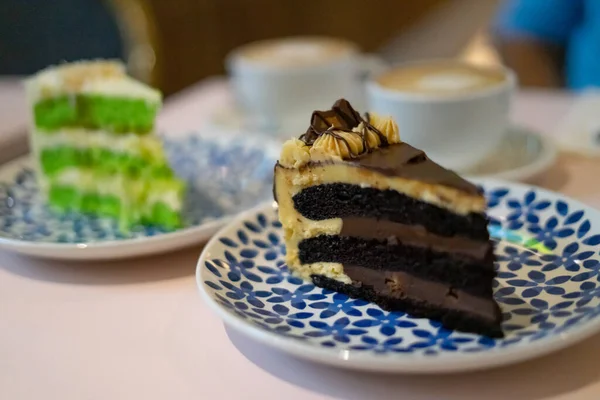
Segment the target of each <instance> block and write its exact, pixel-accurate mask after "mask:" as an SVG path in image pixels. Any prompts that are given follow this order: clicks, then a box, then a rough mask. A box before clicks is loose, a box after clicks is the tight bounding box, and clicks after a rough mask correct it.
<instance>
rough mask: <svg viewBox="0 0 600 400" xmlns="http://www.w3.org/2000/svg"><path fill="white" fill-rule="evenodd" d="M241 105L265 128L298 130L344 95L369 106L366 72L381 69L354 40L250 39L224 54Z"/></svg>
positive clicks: (310, 38) (303, 38) (319, 38)
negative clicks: (245, 43)
mask: <svg viewBox="0 0 600 400" xmlns="http://www.w3.org/2000/svg"><path fill="white" fill-rule="evenodd" d="M226 65H227V69H228V71H229V73H230V75H231V83H232V88H233V91H234V95H235V99H236V101H237V103H238V106H239V107H240V108H241V110H242V111H243V112H244V113H245V114H246V115H248V116H251V118H253V119H255V120H257V121H258V122H257V123H258V124H259V125H262V127H263V128H264V129H267V130H275V131H281V132H282V134H283V133H286V134H287V136H289V135H290V134H294V135H295V134H298V133H299V132H301V131H302V130H305V129H306V127H307V126H308V123H309V121H310V115H311V113H312V112H313V111H314V110H318V109H328V108H330V107H331V104H333V103H334V102H335V101H336V100H337V99H339V98H346V99H348V100H349V101H351V102H353V104H356V105H357V106H362V107H361V108H362V109H364V107H365V106H366V99H365V97H366V94H365V84H366V76H365V75H366V74H368V72H369V71H376V70H377V69H379V70H382V69H383V67H382V64H381V63H379V62H378V60H377V59H374V58H372V57H366V56H365V55H363V54H361V53H360V51H359V49H358V47H357V46H356V45H355V44H353V43H352V42H348V41H345V40H342V39H336V38H330V37H320V36H306V37H289V38H280V39H272V40H265V41H259V42H253V43H249V44H247V45H244V46H242V47H239V48H237V49H235V50H234V51H232V52H231V53H230V54H229V55H228V57H227V60H226Z"/></svg>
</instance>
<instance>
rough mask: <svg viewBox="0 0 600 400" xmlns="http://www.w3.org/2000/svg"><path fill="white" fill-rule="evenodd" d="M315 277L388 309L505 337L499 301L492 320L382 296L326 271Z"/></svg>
mask: <svg viewBox="0 0 600 400" xmlns="http://www.w3.org/2000/svg"><path fill="white" fill-rule="evenodd" d="M312 280H313V283H314V284H315V285H317V286H319V287H322V288H325V289H330V290H335V291H336V292H340V293H344V294H346V295H348V296H350V297H354V298H361V299H364V300H367V301H369V302H372V303H375V304H377V305H378V306H379V307H381V308H383V309H384V310H387V311H403V312H406V313H407V314H410V315H412V316H413V317H417V318H429V319H432V320H436V321H440V322H441V323H442V325H443V326H444V327H445V328H447V329H453V330H458V331H463V332H472V333H477V334H480V335H485V336H489V337H492V338H502V337H504V334H503V333H502V328H501V326H500V323H501V319H502V314H501V312H500V309H499V308H498V306H497V305H496V306H495V307H496V319H495V320H488V319H484V318H481V317H479V316H477V315H474V314H470V313H467V312H463V311H457V310H451V309H448V308H440V307H435V306H433V305H430V304H427V303H425V302H422V301H418V300H416V299H410V298H402V299H399V298H391V297H386V296H381V295H379V294H377V293H376V292H375V290H373V289H372V288H371V287H369V286H354V285H348V284H344V283H342V282H340V281H337V280H335V279H331V278H327V277H325V276H323V275H312Z"/></svg>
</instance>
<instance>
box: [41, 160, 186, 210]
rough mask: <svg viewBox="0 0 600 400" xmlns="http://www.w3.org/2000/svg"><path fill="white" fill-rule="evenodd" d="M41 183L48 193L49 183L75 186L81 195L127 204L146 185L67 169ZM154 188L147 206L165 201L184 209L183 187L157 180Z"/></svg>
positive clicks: (148, 193)
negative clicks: (109, 197)
mask: <svg viewBox="0 0 600 400" xmlns="http://www.w3.org/2000/svg"><path fill="white" fill-rule="evenodd" d="M40 182H41V184H42V186H43V188H44V189H45V190H47V189H48V187H49V185H50V183H52V184H58V185H64V186H74V187H76V188H78V189H79V190H81V191H82V192H90V193H98V194H100V195H112V196H115V197H118V198H119V199H120V200H121V201H123V203H124V204H128V203H129V199H130V198H131V193H136V192H137V193H142V192H143V191H144V186H145V185H146V182H144V181H142V180H139V179H131V178H128V177H126V176H124V175H118V174H117V175H110V176H99V175H98V174H97V173H96V172H95V171H91V170H85V169H80V168H66V169H64V170H63V171H61V172H60V173H59V174H58V175H56V176H55V177H53V178H52V180H51V181H50V180H48V179H47V178H46V177H44V176H41V177H40ZM152 186H153V190H152V191H150V192H146V193H145V195H146V201H145V202H146V203H147V204H154V203H159V202H162V203H164V204H166V205H167V206H169V207H170V208H171V209H173V210H180V209H181V208H182V207H183V199H182V196H181V188H180V186H179V185H178V184H176V183H175V182H174V181H173V180H164V181H163V180H160V179H157V180H155V181H153V182H152Z"/></svg>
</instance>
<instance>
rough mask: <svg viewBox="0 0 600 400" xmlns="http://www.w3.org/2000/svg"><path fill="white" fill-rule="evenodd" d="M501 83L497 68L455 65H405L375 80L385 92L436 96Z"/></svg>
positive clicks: (499, 71) (475, 89) (453, 63)
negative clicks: (387, 90) (391, 90)
mask: <svg viewBox="0 0 600 400" xmlns="http://www.w3.org/2000/svg"><path fill="white" fill-rule="evenodd" d="M505 81H506V74H505V73H504V72H503V71H502V70H500V69H492V68H483V67H476V66H472V65H468V64H463V63H459V62H444V63H435V62H432V63H430V64H429V63H419V64H414V65H407V66H402V67H398V68H395V69H393V70H391V71H388V72H386V73H384V74H383V75H381V76H380V77H379V78H377V82H378V83H379V84H380V85H381V86H384V87H387V88H389V89H393V90H398V91H402V92H411V93H423V94H438V95H444V94H447V95H450V94H458V93H470V92H475V91H478V90H483V89H486V88H490V87H493V86H497V85H500V84H501V83H503V82H505Z"/></svg>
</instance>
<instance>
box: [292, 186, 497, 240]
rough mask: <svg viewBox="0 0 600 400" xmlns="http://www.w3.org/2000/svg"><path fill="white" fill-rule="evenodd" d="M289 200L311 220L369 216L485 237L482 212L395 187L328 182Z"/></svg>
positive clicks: (439, 232)
mask: <svg viewBox="0 0 600 400" xmlns="http://www.w3.org/2000/svg"><path fill="white" fill-rule="evenodd" d="M292 200H293V202H294V208H295V209H296V211H298V212H299V213H300V214H301V215H303V216H304V217H306V218H308V219H311V220H315V221H319V220H324V219H330V218H346V217H353V216H359V217H369V218H374V219H381V220H389V221H393V222H398V223H402V224H406V225H421V226H423V227H425V229H427V230H428V231H430V232H431V233H434V234H436V235H440V236H455V235H460V236H464V237H465V238H470V239H473V240H480V241H487V240H489V233H488V230H487V223H488V221H487V217H486V216H485V215H484V214H482V213H469V214H467V215H459V214H454V213H452V212H451V211H448V210H445V209H443V208H441V207H438V206H435V205H433V204H429V203H426V202H424V201H421V200H417V199H414V198H412V197H410V196H407V195H405V194H402V193H399V192H397V191H395V190H379V189H374V188H369V187H360V186H357V185H351V184H347V183H331V184H325V185H317V186H310V187H307V188H304V189H302V191H300V192H299V193H298V194H296V195H294V196H293V198H292Z"/></svg>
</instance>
